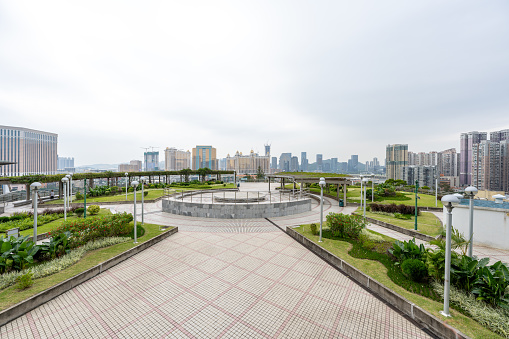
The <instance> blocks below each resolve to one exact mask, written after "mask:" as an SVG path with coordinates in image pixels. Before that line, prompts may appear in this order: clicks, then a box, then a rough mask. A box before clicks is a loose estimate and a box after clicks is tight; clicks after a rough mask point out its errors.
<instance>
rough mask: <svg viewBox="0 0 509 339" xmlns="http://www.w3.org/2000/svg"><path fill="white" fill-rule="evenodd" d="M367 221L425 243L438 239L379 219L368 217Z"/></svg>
mask: <svg viewBox="0 0 509 339" xmlns="http://www.w3.org/2000/svg"><path fill="white" fill-rule="evenodd" d="M352 214H353V215H359V216H360V214H357V213H352ZM366 220H367V221H369V222H370V223H372V224H375V225H378V226H382V227H385V228H388V229H391V230H393V231H396V232H398V233H403V234H406V235H409V236H411V237H414V238H417V239H420V240H424V241H427V242H430V241H431V240H435V239H436V238H433V237H432V236H429V235H426V234H422V233H419V232H416V231H414V230H409V229H407V228H404V227H400V226H396V225H393V224H389V223H387V222H384V221H380V220H377V219H373V218H370V217H366Z"/></svg>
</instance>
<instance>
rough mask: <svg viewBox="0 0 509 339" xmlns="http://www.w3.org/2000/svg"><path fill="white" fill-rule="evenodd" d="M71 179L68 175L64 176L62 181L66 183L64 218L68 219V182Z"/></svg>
mask: <svg viewBox="0 0 509 339" xmlns="http://www.w3.org/2000/svg"><path fill="white" fill-rule="evenodd" d="M68 181H69V179H67V178H66V177H63V178H62V182H63V183H64V220H67V182H68Z"/></svg>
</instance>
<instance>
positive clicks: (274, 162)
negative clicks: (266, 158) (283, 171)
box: [270, 157, 277, 170]
mask: <svg viewBox="0 0 509 339" xmlns="http://www.w3.org/2000/svg"><path fill="white" fill-rule="evenodd" d="M270 168H271V169H273V170H276V169H277V157H272V164H271V166H270Z"/></svg>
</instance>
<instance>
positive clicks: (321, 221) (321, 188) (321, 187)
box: [318, 178, 325, 242]
mask: <svg viewBox="0 0 509 339" xmlns="http://www.w3.org/2000/svg"><path fill="white" fill-rule="evenodd" d="M318 185H320V238H319V239H318V242H322V225H323V187H324V186H325V179H324V178H320V182H319V183H318Z"/></svg>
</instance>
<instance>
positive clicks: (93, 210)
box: [87, 205, 101, 215]
mask: <svg viewBox="0 0 509 339" xmlns="http://www.w3.org/2000/svg"><path fill="white" fill-rule="evenodd" d="M100 210H101V208H100V207H99V206H97V205H90V206H88V207H87V212H88V213H89V214H90V215H96V214H99V211H100Z"/></svg>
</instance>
